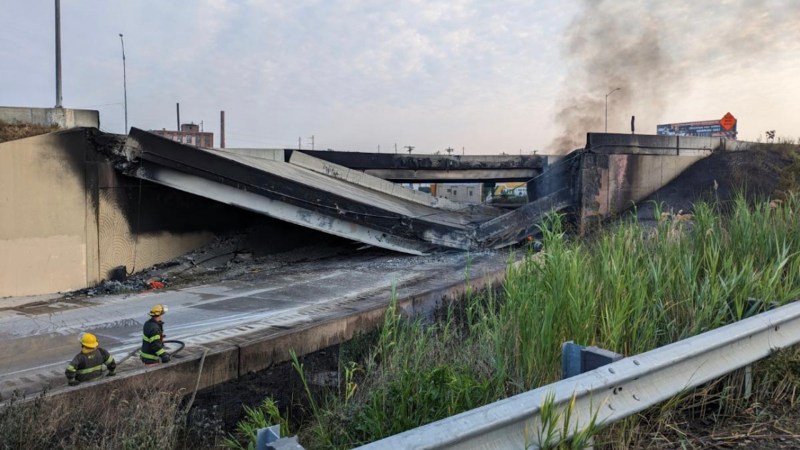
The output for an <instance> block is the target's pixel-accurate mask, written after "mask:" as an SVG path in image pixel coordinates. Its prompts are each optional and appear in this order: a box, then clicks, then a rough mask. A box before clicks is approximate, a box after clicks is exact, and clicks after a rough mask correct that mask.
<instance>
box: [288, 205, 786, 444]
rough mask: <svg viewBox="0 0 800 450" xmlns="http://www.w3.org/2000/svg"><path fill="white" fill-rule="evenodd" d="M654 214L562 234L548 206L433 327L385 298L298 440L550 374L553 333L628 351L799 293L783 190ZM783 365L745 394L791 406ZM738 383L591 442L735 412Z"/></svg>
mask: <svg viewBox="0 0 800 450" xmlns="http://www.w3.org/2000/svg"><path fill="white" fill-rule="evenodd" d="M656 217H657V218H660V219H662V220H660V221H659V222H658V224H657V225H656V226H655V227H654V228H645V227H643V226H641V225H640V224H638V223H636V222H635V221H624V222H621V223H619V224H618V225H617V226H615V227H614V228H613V229H611V230H608V231H606V232H602V233H600V234H598V235H596V236H594V237H592V238H591V240H589V241H585V242H571V241H569V240H568V239H565V233H564V230H563V229H562V227H561V220H560V218H559V217H558V216H551V217H550V218H549V219H548V220H547V221H546V222H545V223H544V224H543V226H542V233H543V244H544V246H543V251H542V252H541V253H538V254H534V253H533V252H531V253H529V254H528V255H527V256H526V258H525V259H524V261H523V262H522V263H521V264H518V265H512V266H510V267H509V270H508V275H507V279H506V283H505V287H504V290H503V292H502V293H501V294H500V295H495V294H494V293H491V292H487V293H478V294H475V293H473V294H471V295H469V296H468V297H467V298H466V299H464V300H463V302H462V303H460V304H459V305H458V306H455V305H451V306H450V307H449V308H448V309H447V311H446V313H445V314H444V317H443V318H442V320H439V321H437V322H434V323H426V322H423V321H422V320H421V319H406V318H403V317H401V316H400V314H399V313H398V311H397V310H396V309H395V308H394V307H392V308H390V309H389V310H388V311H387V313H386V317H385V322H384V324H383V327H382V329H381V331H380V333H379V335H378V336H377V338H376V340H375V345H374V347H373V348H372V350H371V351H370V352H367V353H366V355H365V356H364V357H363V358H361V359H359V360H347V361H342V373H343V374H344V375H343V376H342V378H343V379H344V380H346V381H345V383H343V385H342V386H341V387H340V388H339V389H338V390H334V391H331V392H329V393H327V395H323V396H321V397H317V398H315V399H314V400H313V402H314V406H313V407H312V408H311V409H310V413H309V414H308V415H307V418H306V420H304V421H302V422H301V423H297V424H294V425H293V429H292V430H291V431H292V432H293V433H299V435H300V441H301V443H303V444H304V445H306V446H307V447H308V448H331V449H338V448H351V447H353V446H356V445H360V444H363V443H367V442H371V441H374V440H377V439H380V438H383V437H386V436H389V435H392V434H395V433H398V432H401V431H404V430H407V429H410V428H414V427H417V426H420V425H423V424H426V423H429V422H432V421H435V420H439V419H442V418H444V417H447V416H450V415H453V414H456V413H459V412H462V411H465V410H468V409H472V408H475V407H477V406H480V405H483V404H486V403H490V402H492V401H495V400H497V399H500V398H503V397H506V396H509V395H513V394H516V393H520V392H523V391H526V390H529V389H532V388H535V387H538V386H541V385H543V384H547V383H551V382H554V381H557V380H558V378H559V367H560V363H559V362H560V346H561V343H562V342H564V341H567V340H573V341H575V342H578V343H581V344H584V345H596V346H599V347H603V348H607V349H610V350H612V351H615V352H618V353H622V354H625V355H632V354H636V353H641V352H644V351H647V350H650V349H653V348H656V347H659V346H663V345H666V344H668V343H671V342H674V341H677V340H680V339H684V338H686V337H689V336H693V335H696V334H698V333H702V332H704V331H708V330H711V329H714V328H717V327H719V326H722V325H724V324H727V323H731V322H734V321H737V320H740V319H742V318H745V317H748V316H750V315H753V314H756V313H758V312H760V311H763V310H764V309H766V308H768V307H770V306H772V305H775V304H783V303H786V302H788V301H791V300H794V299H796V298H798V297H800V223H798V222H799V220H798V219H799V218H800V197H798V196H797V195H794V194H787V195H786V196H785V197H784V200H783V201H780V202H778V201H772V202H768V201H765V202H760V203H756V204H750V203H748V202H747V201H746V200H745V199H744V198H743V197H738V198H736V200H735V201H734V202H733V203H732V204H731V205H728V206H727V209H726V211H724V212H723V211H720V210H719V209H718V208H717V207H716V206H713V205H711V204H698V205H696V207H695V209H694V211H693V217H691V220H687V217H686V216H681V217H673V216H670V215H662V214H661V211H660V210H659V209H658V208H656ZM362 345H363V343H362ZM771 365H776V366H774V367H772V366H771ZM296 369H297V370H298V372H299V373H300V374H302V372H303V368H302V367H301V366H299V365H298V366H296ZM797 370H798V367H797V362H796V360H795V359H791V358H789V359H784V360H780V359H778V358H772V359H770V360H767V362H764V363H763V364H760V365H758V366H757V370H756V374H757V376H756V377H755V380H756V386H755V387H754V392H755V395H754V396H753V397H752V399H751V400H750V402H751V403H752V402H753V401H758V400H759V399H761V400H765V401H767V400H768V399H767V398H766V397H768V396H770V395H771V394H770V393H774V392H780V393H781V395H782V397H781V398H782V400H783V401H788V402H791V403H792V404H795V402H797V398H798V397H797V395H798V389H797V388H798V387H800V380H798V378H799V377H798V375H797V373H798V372H797ZM741 385H742V376H741V375H738V376H737V375H735V374H734V375H731V376H729V377H726V378H724V379H722V380H718V381H717V382H716V383H712V384H711V385H709V386H705V387H703V388H701V389H698V390H695V391H691V392H688V393H685V394H683V395H681V396H678V397H676V398H675V399H673V401H671V402H666V403H665V404H663V405H661V406H659V407H657V408H651V410H648V411H647V412H645V413H644V414H642V415H639V416H637V417H634V418H630V419H628V420H625V421H622V422H620V423H618V424H616V425H614V426H612V427H610V428H607V429H605V430H604V431H602V432H599V434H597V439H598V441H597V444H599V445H602V446H606V447H611V448H629V447H631V446H633V445H635V443H636V442H638V441H639V440H640V439H642V437H643V436H646V435H647V433H651V432H653V430H658V429H659V427H664V426H667V425H668V424H670V423H671V422H670V420H671V418H673V417H677V415H679V413H681V412H691V413H692V414H694V413H695V412H696V411H700V412H702V413H703V414H706V413H708V412H709V411H712V412H713V414H716V416H714V417H723V416H731V415H735V414H736V411H739V410H741V409H742V408H744V407H746V403H745V404H743V403H742V402H740V401H738V400H737V399H738V398H740V394H739V393H740V392H741ZM554 414H555V415H556V417H557V416H558V414H569V411H561V412H557V413H554ZM556 422H557V421H556ZM556 422H553V423H556ZM544 431H545V432H546V433H549V434H548V436H550V435H552V433H555V432H556V431H558V430H556V429H554V428H551V429H549V430H544ZM579 431H580V430H579ZM595 433H598V432H597V430H596V429H592V430H590V432H589V433H588V434H587V433H584V434H580V435H579V437H580V440H578V441H576V442H570V443H568V445H567V444H565V443H563V442H561V443H557V444H555V445H554V448H555V447H558V446H563V445H567V446H568V447H570V448H581V445H583V444H581V442H583V443H584V444H585V443H587V442H590V439H589V438H591V435H592V434H595ZM562 444H563V445H562Z"/></svg>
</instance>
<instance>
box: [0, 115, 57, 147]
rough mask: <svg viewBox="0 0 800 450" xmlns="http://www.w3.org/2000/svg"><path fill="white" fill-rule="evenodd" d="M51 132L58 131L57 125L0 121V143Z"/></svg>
mask: <svg viewBox="0 0 800 450" xmlns="http://www.w3.org/2000/svg"><path fill="white" fill-rule="evenodd" d="M53 131H58V125H50V126H45V125H32V124H27V123H16V122H15V123H9V122H4V121H2V120H0V143H3V142H8V141H13V140H16V139H23V138H26V137H31V136H38V135H40V134H45V133H52V132H53Z"/></svg>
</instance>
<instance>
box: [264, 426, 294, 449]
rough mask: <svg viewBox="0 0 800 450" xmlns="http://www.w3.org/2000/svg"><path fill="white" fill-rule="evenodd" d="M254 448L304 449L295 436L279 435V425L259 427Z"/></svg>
mask: <svg viewBox="0 0 800 450" xmlns="http://www.w3.org/2000/svg"><path fill="white" fill-rule="evenodd" d="M256 450H304V449H303V447H302V446H301V445H300V444H299V443H297V436H292V437H288V438H282V437H281V426H280V425H273V426H271V427H268V428H259V430H258V431H257V432H256Z"/></svg>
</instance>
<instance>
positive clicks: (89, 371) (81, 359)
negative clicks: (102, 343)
mask: <svg viewBox="0 0 800 450" xmlns="http://www.w3.org/2000/svg"><path fill="white" fill-rule="evenodd" d="M103 365H105V366H106V367H108V371H109V372H112V373H113V372H114V370H115V369H116V368H117V362H116V361H114V357H113V356H111V354H110V353H108V351H106V349H104V348H102V347H98V348H96V349H91V350H90V349H88V348H84V349H83V350H82V351H81V352H80V353H78V354H77V355H75V357H74V358H72V361H71V362H70V363H69V365H68V366H67V370H66V371H65V372H64V374H65V375H66V376H67V380H70V381H72V380H77V381H89V380H94V379H95V378H100V377H101V376H102V375H103Z"/></svg>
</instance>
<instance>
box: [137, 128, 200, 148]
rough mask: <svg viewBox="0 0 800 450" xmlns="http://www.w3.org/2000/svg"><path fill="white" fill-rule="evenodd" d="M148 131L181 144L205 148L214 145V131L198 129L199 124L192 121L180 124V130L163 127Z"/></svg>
mask: <svg viewBox="0 0 800 450" xmlns="http://www.w3.org/2000/svg"><path fill="white" fill-rule="evenodd" d="M150 132H151V133H153V134H157V135H159V136H164V137H165V138H168V139H172V140H173V141H176V142H180V143H182V144H188V145H194V146H197V147H206V148H213V147H214V133H208V132H205V131H200V125H196V124H193V123H184V124H181V129H180V131H173V130H167V129H166V128H165V129H162V130H150Z"/></svg>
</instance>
